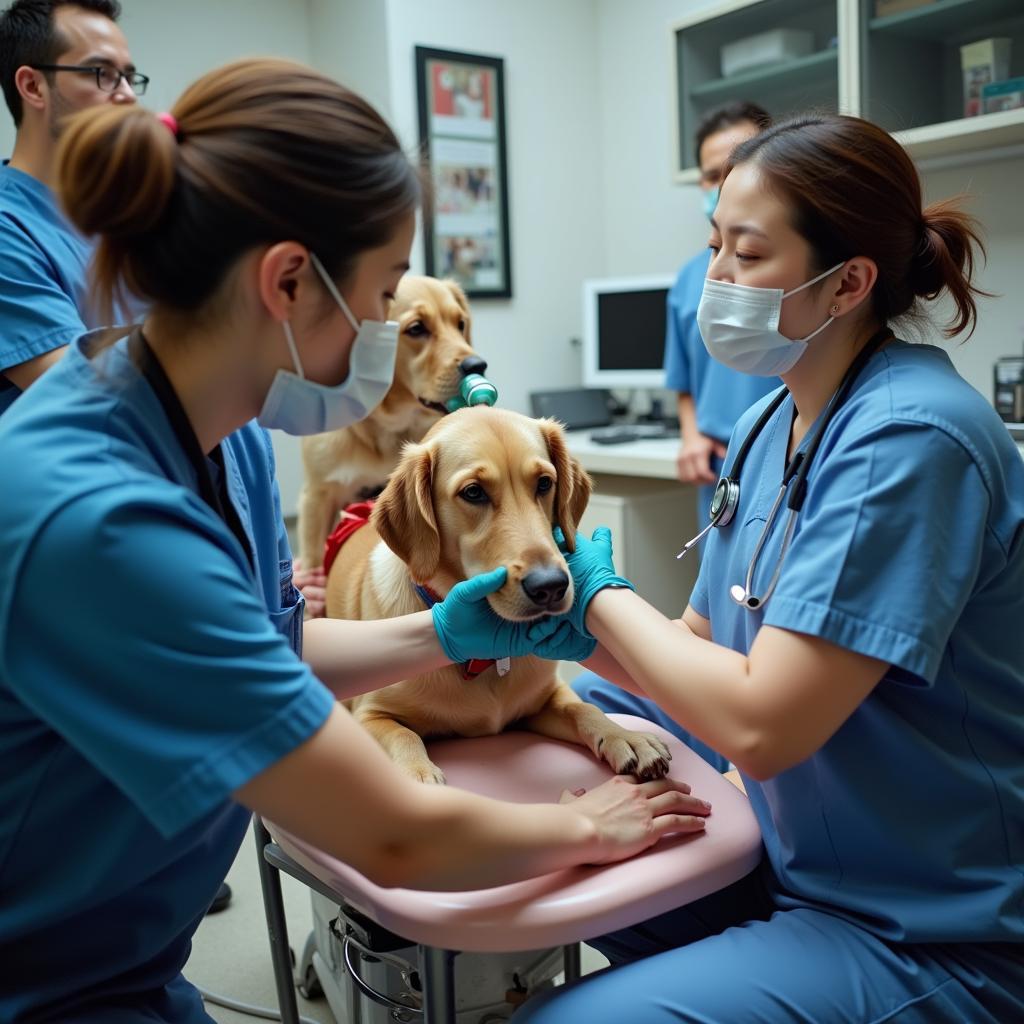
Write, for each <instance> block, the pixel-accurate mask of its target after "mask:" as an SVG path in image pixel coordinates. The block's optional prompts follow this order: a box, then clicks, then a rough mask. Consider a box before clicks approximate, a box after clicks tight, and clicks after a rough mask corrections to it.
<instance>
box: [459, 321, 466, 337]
mask: <svg viewBox="0 0 1024 1024" xmlns="http://www.w3.org/2000/svg"><path fill="white" fill-rule="evenodd" d="M459 333H460V334H465V333H466V321H465V320H460V321H459Z"/></svg>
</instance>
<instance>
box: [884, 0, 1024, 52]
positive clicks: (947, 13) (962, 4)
mask: <svg viewBox="0 0 1024 1024" xmlns="http://www.w3.org/2000/svg"><path fill="white" fill-rule="evenodd" d="M1021 12H1022V7H1021V3H1020V0H936V2H935V3H931V4H924V5H923V6H921V7H915V8H914V9H913V10H911V11H901V12H900V13H899V14H889V15H886V16H885V17H882V18H871V19H870V20H869V21H868V29H869V30H870V31H872V32H881V33H889V34H890V35H896V36H909V37H911V38H914V39H927V40H930V41H933V42H944V41H945V40H947V39H949V38H950V37H951V36H952V35H955V34H957V33H962V32H964V31H965V30H968V29H970V28H972V27H974V28H975V29H977V27H978V26H979V25H984V23H985V22H991V21H995V20H998V19H1000V18H1013V17H1019V16H1020V15H1021Z"/></svg>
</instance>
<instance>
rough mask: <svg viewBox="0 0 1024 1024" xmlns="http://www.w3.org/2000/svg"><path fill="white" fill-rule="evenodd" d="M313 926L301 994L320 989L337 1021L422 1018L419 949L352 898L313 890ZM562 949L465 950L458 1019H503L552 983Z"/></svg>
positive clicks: (475, 1022) (459, 967)
mask: <svg viewBox="0 0 1024 1024" xmlns="http://www.w3.org/2000/svg"><path fill="white" fill-rule="evenodd" d="M311 896H312V902H313V931H312V932H311V933H310V935H309V938H308V939H307V941H306V947H305V950H304V951H303V954H302V959H301V960H300V962H299V971H298V977H299V991H300V992H302V994H303V995H304V996H306V997H307V998H309V997H313V996H316V995H318V994H320V993H321V992H322V993H323V995H324V996H325V997H326V998H327V1003H328V1005H329V1006H330V1008H331V1013H332V1014H333V1015H334V1019H335V1020H336V1021H337V1022H338V1024H394V1022H396V1021H399V1022H401V1021H407V1022H421V1021H422V1020H423V983H422V979H421V977H420V965H419V953H418V951H417V948H416V944H415V943H414V942H409V941H408V940H406V939H402V938H400V937H399V936H397V935H394V934H392V933H391V932H389V931H388V930H387V929H385V928H382V927H381V926H380V925H378V924H376V923H375V922H374V921H371V920H370V919H369V918H368V917H366V916H364V915H363V914H360V913H359V912H358V911H357V910H355V909H354V908H353V907H351V906H349V905H348V904H347V903H344V904H340V905H339V902H338V900H337V899H334V900H331V899H329V898H328V897H326V896H324V895H323V894H321V893H319V892H316V891H315V890H313V891H312V893H311ZM561 970H562V947H561V946H555V947H552V948H548V949H540V950H529V951H526V952H521V953H460V954H459V956H458V957H457V959H456V961H455V1018H454V1020H453V1022H452V1024H497V1022H499V1021H507V1020H508V1019H509V1017H511V1016H512V1012H513V1011H514V1010H515V1008H516V1007H517V1006H518V1005H519V1004H520V1003H522V1002H523V1001H525V999H526V997H527V996H528V995H530V994H532V993H534V992H538V991H541V990H543V989H546V988H551V987H552V986H553V985H554V984H555V979H556V977H557V975H558V974H559V973H560V972H561Z"/></svg>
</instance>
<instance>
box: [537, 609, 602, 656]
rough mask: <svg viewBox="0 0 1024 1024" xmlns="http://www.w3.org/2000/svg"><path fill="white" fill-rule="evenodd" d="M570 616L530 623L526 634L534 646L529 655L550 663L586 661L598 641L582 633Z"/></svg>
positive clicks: (556, 616)
mask: <svg viewBox="0 0 1024 1024" xmlns="http://www.w3.org/2000/svg"><path fill="white" fill-rule="evenodd" d="M569 614H570V613H569V612H566V613H565V614H564V615H553V616H545V618H543V619H538V620H537V621H536V622H535V623H533V622H531V623H528V625H527V630H526V634H527V636H528V637H529V639H530V641H531V642H532V643H533V644H534V647H533V650H532V651H530V652H529V653H530V654H533V655H535V656H536V657H538V658H547V659H548V660H549V661H586V660H587V658H589V657H590V656H591V655H592V654H593V653H594V648H595V647H597V641H596V640H595V639H594V638H593V637H592V636H585V635H584V634H583V633H580V632H579V631H578V630H577V629H576V627H575V626H574V625H573V624H572V621H571V619H570V618H569ZM552 629H553V630H554V632H551V630H552Z"/></svg>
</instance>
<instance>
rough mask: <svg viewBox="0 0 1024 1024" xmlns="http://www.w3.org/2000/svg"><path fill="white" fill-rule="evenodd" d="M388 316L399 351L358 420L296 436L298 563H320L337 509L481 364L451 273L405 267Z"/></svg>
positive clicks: (387, 467) (369, 491)
mask: <svg viewBox="0 0 1024 1024" xmlns="http://www.w3.org/2000/svg"><path fill="white" fill-rule="evenodd" d="M388 316H389V319H391V320H397V321H398V332H399V333H398V355H397V358H396V361H395V376H394V381H393V383H392V385H391V388H390V390H389V391H388V393H387V394H386V395H385V396H384V400H383V401H382V402H381V404H380V405H378V406H377V408H376V409H374V410H373V412H371V413H370V415H369V416H367V417H366V419H364V420H362V421H361V422H359V423H354V424H353V425H352V426H350V427H345V428H344V429H342V430H334V431H331V432H330V433H326V434H316V435H314V436H312V437H306V438H303V439H302V462H303V469H304V473H305V480H304V483H303V487H302V491H301V493H300V494H299V501H298V535H299V552H300V555H301V558H302V566H303V569H305V570H310V569H316V568H318V567H319V566H321V565H322V564H323V557H324V541H325V540H326V539H327V535H328V534H329V533H330V532H331V529H332V528H333V526H334V524H335V521H336V520H337V518H338V513H339V512H340V511H341V510H342V509H343V508H344V507H345V506H346V505H348V504H349V503H350V502H353V501H358V500H359V499H360V498H365V497H368V496H370V495H373V494H376V493H377V492H379V491H380V489H381V488H382V487H383V486H384V484H385V483H386V482H387V479H388V476H389V475H390V473H391V471H392V470H393V469H394V468H395V466H396V465H397V464H398V459H399V456H400V454H401V451H402V446H403V445H404V444H405V443H406V442H407V441H419V440H420V439H421V438H422V437H423V435H424V434H426V432H427V431H428V430H429V429H430V427H431V426H433V425H434V424H435V423H436V422H437V421H438V420H439V419H440V418H441V417H442V416H444V415H445V413H446V412H447V410H446V408H445V402H447V401H448V399H450V398H452V397H453V396H454V395H456V394H457V393H458V390H459V384H460V382H461V381H462V378H463V377H464V376H466V375H467V374H470V373H483V372H484V371H485V370H486V369H487V363H486V362H485V361H484V360H483V359H481V358H480V357H479V356H478V355H477V354H476V352H474V351H473V347H472V341H471V336H472V331H471V317H470V311H469V303H468V302H467V301H466V296H465V293H464V292H463V291H462V289H461V288H460V287H459V286H458V285H457V284H455V283H454V282H453V281H439V280H436V279H434V278H432V277H418V276H415V275H408V274H407V275H406V276H405V277H403V278H402V280H401V282H400V283H399V286H398V290H397V291H396V292H395V298H394V301H393V302H392V304H391V309H390V310H389V313H388Z"/></svg>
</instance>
